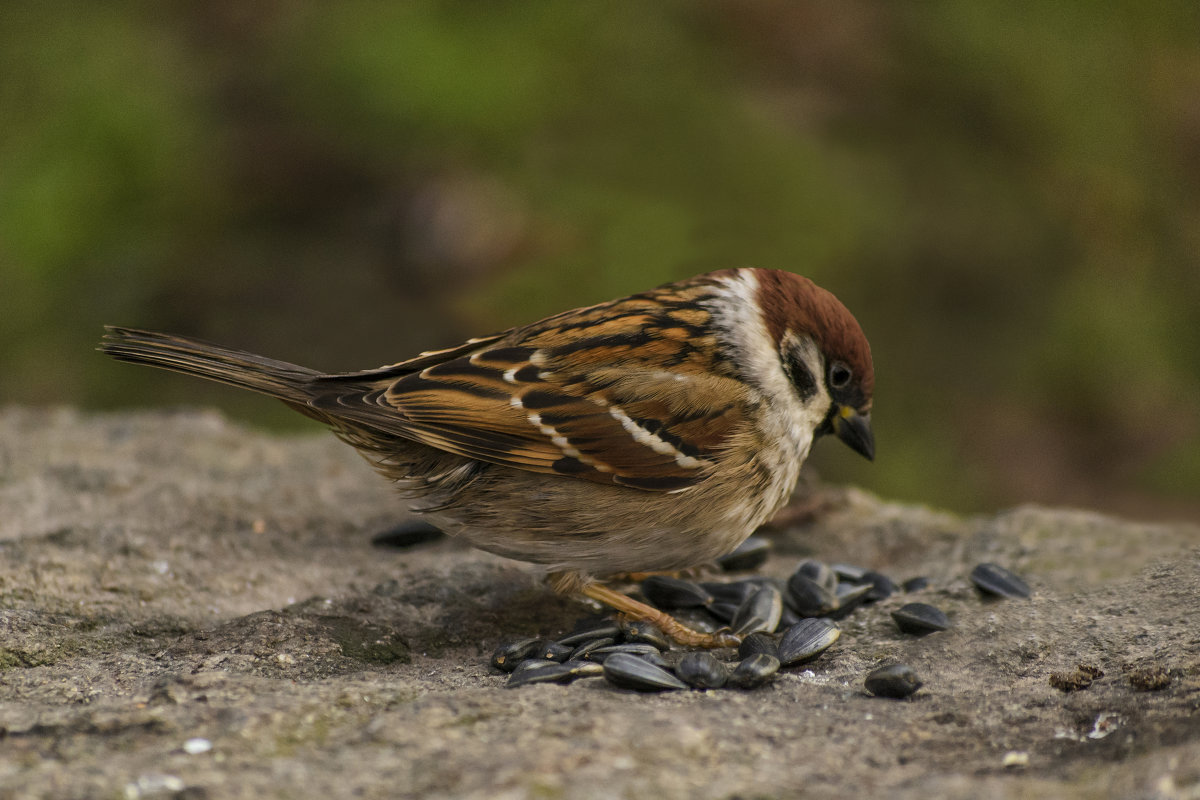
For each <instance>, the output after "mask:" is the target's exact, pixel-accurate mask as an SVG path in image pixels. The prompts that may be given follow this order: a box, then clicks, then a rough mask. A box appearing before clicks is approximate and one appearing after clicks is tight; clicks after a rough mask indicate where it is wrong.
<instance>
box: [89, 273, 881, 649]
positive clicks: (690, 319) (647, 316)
mask: <svg viewBox="0 0 1200 800" xmlns="http://www.w3.org/2000/svg"><path fill="white" fill-rule="evenodd" d="M105 330H106V333H105V336H104V338H103V340H102V342H101V344H100V347H99V350H100V351H101V352H103V353H106V354H107V355H109V356H111V357H113V358H115V359H117V360H119V361H124V362H130V363H135V364H144V365H150V366H155V367H161V368H164V369H168V370H173V371H176V372H180V373H185V374H188V375H193V376H198V377H201V378H206V379H209V380H213V381H218V382H220V383H224V384H228V385H231V386H235V387H239V388H243V389H249V390H251V391H254V392H258V393H261V394H264V395H268V396H270V397H274V398H277V399H279V400H282V401H283V402H284V403H286V404H287V405H288V406H290V407H291V408H293V409H295V410H296V411H299V412H300V413H302V414H304V415H305V416H307V417H310V418H312V419H315V420H317V421H319V422H321V423H324V424H325V425H327V426H328V427H329V428H330V429H331V430H332V432H333V433H334V434H335V435H336V436H338V437H339V438H340V439H342V440H343V441H345V442H346V443H348V444H350V445H351V446H353V447H354V448H356V449H357V450H358V451H359V452H360V453H361V454H362V455H363V456H364V457H365V458H366V459H367V460H368V461H369V462H370V463H371V464H372V466H373V467H374V468H375V469H376V471H378V472H379V473H381V474H382V475H383V476H384V477H386V478H388V479H390V480H391V481H393V482H394V483H395V484H396V486H397V487H398V489H399V490H400V492H401V494H402V495H404V496H405V497H407V498H408V499H409V501H410V503H411V504H412V510H413V511H414V512H416V513H419V514H422V515H424V516H425V517H426V518H427V519H429V520H430V521H431V522H432V523H433V524H435V525H436V526H438V527H439V528H442V529H443V530H444V531H446V532H447V533H449V534H452V535H457V536H461V537H463V538H464V539H466V541H467V542H469V543H470V544H471V545H472V546H474V547H477V548H479V549H481V550H485V551H488V552H491V553H495V554H497V555H500V556H505V557H508V558H512V559H517V560H520V561H525V562H530V563H532V564H535V565H538V566H539V567H540V568H541V569H543V570H544V571H545V574H546V580H547V582H548V584H549V586H550V588H551V589H552V590H554V591H555V592H558V593H560V594H567V595H581V596H583V597H587V598H591V599H592V600H594V601H597V602H599V603H601V604H604V605H607V606H609V607H611V608H613V609H615V610H616V611H618V612H620V613H622V614H623V615H624V616H625V617H627V618H630V619H633V620H639V621H648V622H651V623H653V624H655V625H657V626H658V627H659V628H660V629H662V630H663V632H664V633H666V634H667V635H668V636H670V637H671V638H672V639H674V640H675V641H676V642H678V643H680V644H683V645H687V646H697V647H722V646H729V645H731V644H736V642H737V637H736V635H734V634H732V633H731V632H729V631H718V632H715V633H703V632H699V631H695V630H692V629H691V628H688V627H687V626H685V625H683V624H682V623H681V622H679V621H678V620H675V619H674V618H673V617H671V616H669V615H668V614H666V613H665V612H663V611H661V610H659V609H655V608H653V607H651V606H649V605H647V604H645V603H641V602H639V601H637V600H635V599H634V598H631V597H629V596H628V595H625V594H623V593H621V592H619V591H616V590H614V589H612V588H611V587H610V586H609V585H607V584H606V583H605V579H606V578H609V577H611V576H614V575H619V574H628V573H646V572H671V571H679V570H683V569H687V568H691V567H695V566H697V565H702V564H705V563H710V562H711V561H712V560H714V559H716V558H719V557H720V556H722V555H725V554H727V553H729V552H730V551H732V550H733V549H735V548H736V547H737V545H738V544H740V543H741V542H742V541H743V540H745V539H746V538H747V537H748V536H749V535H750V534H751V533H752V532H753V531H754V530H755V529H756V528H758V527H759V526H760V525H761V524H762V523H764V522H766V521H768V520H769V519H770V518H771V517H772V516H773V515H774V514H775V512H776V511H777V510H778V509H779V508H781V507H782V506H783V505H784V504H785V503H786V502H787V500H788V498H789V496H790V494H791V492H792V491H793V489H794V487H795V484H796V482H797V480H798V478H799V474H800V468H801V465H802V464H803V463H804V461H805V459H806V458H807V457H808V454H809V450H810V448H811V446H812V444H813V442H814V440H815V439H818V438H820V437H822V436H824V435H827V434H833V435H834V436H835V437H836V438H838V439H840V440H841V441H842V442H844V443H845V444H846V445H848V446H849V447H850V448H851V449H853V450H855V451H856V452H858V453H859V454H861V455H862V456H864V457H866V458H867V459H868V460H874V455H875V439H874V434H873V432H872V428H871V406H872V397H873V393H874V383H875V378H874V367H873V363H872V360H871V350H870V346H869V344H868V342H867V339H866V336H865V334H864V333H863V330H862V328H861V327H860V325H859V324H858V322H857V320H856V319H855V318H854V316H853V315H852V314H851V313H850V311H849V310H848V309H847V308H846V307H845V306H844V305H843V304H842V303H841V302H840V301H839V300H838V299H837V298H836V297H835V296H834V295H833V294H832V293H830V292H829V291H827V290H825V289H822V288H821V287H819V286H817V285H816V284H815V283H813V282H812V281H811V280H810V279H808V278H806V277H802V276H800V275H798V274H795V273H792V272H788V271H783V270H772V269H756V268H750V267H742V268H735V269H725V270H719V271H716V272H709V273H706V274H703V275H698V276H696V277H693V278H689V279H686V280H682V281H678V282H675V283H669V284H665V285H663V286H659V287H658V288H655V289H651V290H649V291H646V292H642V293H639V294H632V295H629V296H627V297H622V298H618V299H615V300H611V301H609V302H605V303H600V304H598V305H593V306H588V307H583V308H576V309H572V310H569V311H564V312H562V313H560V314H555V315H553V316H550V317H547V318H545V319H542V320H539V321H537V322H532V323H530V324H527V325H522V326H518V327H514V328H510V329H508V330H505V331H501V332H499V333H494V334H491V335H489V336H483V337H479V338H473V339H468V340H467V341H465V342H463V343H462V344H459V345H457V346H455V347H450V348H447V349H443V350H434V351H428V352H423V353H420V354H419V355H416V356H415V357H413V358H410V359H408V360H406V361H401V362H399V363H396V364H391V365H388V366H383V367H379V368H377V369H369V370H364V371H357V372H341V373H323V372H320V371H317V370H313V369H308V368H306V367H301V366H297V365H295V364H290V363H287V362H284V361H277V360H275V359H271V358H266V357H264V356H260V355H255V354H253V353H249V352H244V351H241V350H236V349H231V348H227V347H222V346H220V345H216V344H212V343H209V342H206V341H203V340H199V339H195V338H190V337H185V336H176V335H172V334H165V333H156V332H152V331H146V330H139V329H135V328H125V327H117V326H106V327H105Z"/></svg>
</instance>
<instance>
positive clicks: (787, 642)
mask: <svg viewBox="0 0 1200 800" xmlns="http://www.w3.org/2000/svg"><path fill="white" fill-rule="evenodd" d="M841 634H842V631H841V629H840V628H838V626H837V625H834V624H833V623H832V622H830V621H829V620H827V619H824V618H823V617H814V618H811V619H802V620H800V621H799V622H797V623H796V624H795V625H793V626H792V627H790V628H788V629H787V630H786V631H784V632H783V636H782V637H780V639H779V661H780V663H782V664H783V665H784V666H785V667H789V666H791V665H793V664H803V663H804V662H805V661H811V660H812V659H814V658H816V657H817V656H819V655H820V654H821V653H823V652H825V650H827V649H828V648H829V646H830V645H832V644H833V643H834V642H836V641H837V640H838V637H839V636H841Z"/></svg>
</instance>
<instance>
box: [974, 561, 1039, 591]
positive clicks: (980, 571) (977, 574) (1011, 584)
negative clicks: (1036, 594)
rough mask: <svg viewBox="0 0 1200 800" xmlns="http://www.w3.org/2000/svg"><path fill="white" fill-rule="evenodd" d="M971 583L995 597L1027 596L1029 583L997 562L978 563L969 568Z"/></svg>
mask: <svg viewBox="0 0 1200 800" xmlns="http://www.w3.org/2000/svg"><path fill="white" fill-rule="evenodd" d="M971 583H973V584H975V586H976V587H977V588H978V589H979V591H981V592H983V593H984V594H990V595H995V596H997V597H1029V594H1030V591H1029V584H1027V583H1025V581H1023V580H1021V579H1020V578H1018V577H1017V576H1016V575H1014V574H1013V573H1011V572H1009V571H1008V570H1006V569H1005V568H1004V567H1002V566H1000V565H999V564H986V563H985V564H980V565H979V566H977V567H975V569H973V570H971Z"/></svg>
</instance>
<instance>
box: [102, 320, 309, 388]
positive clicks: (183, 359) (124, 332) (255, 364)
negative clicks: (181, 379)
mask: <svg viewBox="0 0 1200 800" xmlns="http://www.w3.org/2000/svg"><path fill="white" fill-rule="evenodd" d="M99 350H100V352H102V353H106V354H108V355H110V356H112V357H113V358H115V359H117V360H118V361H127V362H129V363H131V364H147V365H149V366H152V367H161V368H163V369H169V370H174V371H175V372H182V373H184V374H185V375H196V376H197V377H200V378H207V379H208V380H210V381H217V382H219V383H226V384H229V385H230V386H237V387H239V388H241V389H249V390H250V391H252V392H259V393H260V394H265V395H269V396H271V397H277V398H279V399H280V400H283V401H284V402H285V403H287V404H288V405H298V406H301V407H303V406H304V405H305V404H306V401H307V400H308V398H309V397H310V396H311V389H310V387H311V384H312V380H313V379H314V378H316V377H319V376H320V375H321V373H319V372H317V371H316V370H312V369H308V368H307V367H300V366H297V365H295V364H289V363H287V362H286V361H276V360H275V359H272V358H264V357H263V356H259V355H255V354H253V353H247V352H245V351H242V350H233V349H230V348H228V347H221V346H220V345H216V344H211V343H209V342H205V341H202V340H200V339H192V338H189V337H186V336H174V335H172V334H169V333H155V332H153V331H142V330H137V329H135V328H119V327H116V326H114V325H106V326H105V335H104V339H103V341H101V343H100V347H99Z"/></svg>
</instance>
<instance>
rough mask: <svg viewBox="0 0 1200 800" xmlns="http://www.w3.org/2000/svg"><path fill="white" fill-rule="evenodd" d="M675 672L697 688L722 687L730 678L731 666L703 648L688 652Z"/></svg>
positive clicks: (685, 681)
mask: <svg viewBox="0 0 1200 800" xmlns="http://www.w3.org/2000/svg"><path fill="white" fill-rule="evenodd" d="M675 674H676V675H678V676H679V678H680V679H681V680H682V681H683V682H684V683H687V684H690V685H691V686H695V687H696V688H697V689H720V688H721V687H722V686H724V685H725V681H727V680H729V668H728V667H726V666H725V665H724V664H722V663H721V662H720V661H718V660H717V659H716V657H714V656H713V655H712V653H706V652H704V651H703V650H701V651H698V652H694V653H688V654H687V655H685V656H684V657H683V658H681V659H680V660H679V664H678V665H676V667H675Z"/></svg>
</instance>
